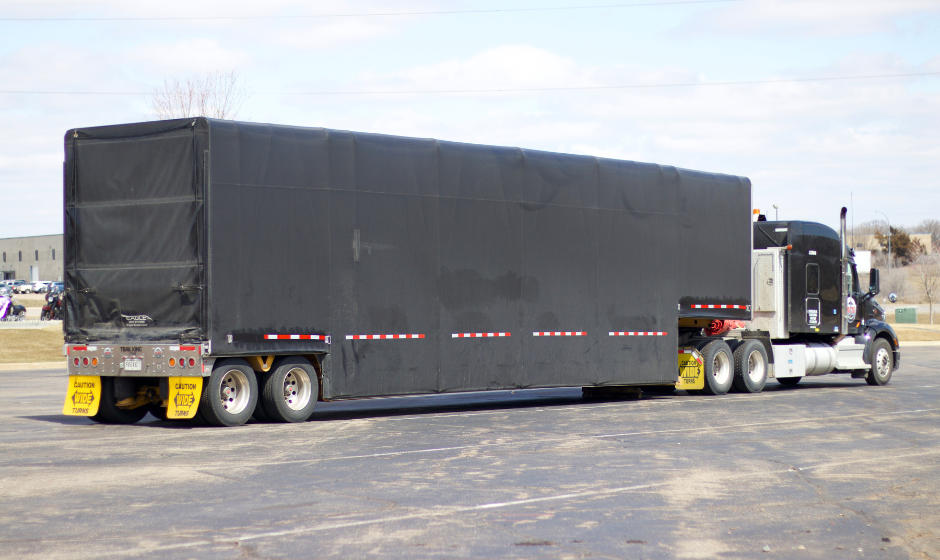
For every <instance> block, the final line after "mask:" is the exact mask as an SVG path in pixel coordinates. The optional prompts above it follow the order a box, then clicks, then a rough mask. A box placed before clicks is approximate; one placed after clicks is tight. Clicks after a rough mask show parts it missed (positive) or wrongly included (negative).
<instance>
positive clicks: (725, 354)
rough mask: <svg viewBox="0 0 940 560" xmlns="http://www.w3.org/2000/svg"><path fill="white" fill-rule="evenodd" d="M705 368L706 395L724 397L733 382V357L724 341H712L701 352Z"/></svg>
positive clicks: (703, 390) (704, 391) (704, 390)
mask: <svg viewBox="0 0 940 560" xmlns="http://www.w3.org/2000/svg"><path fill="white" fill-rule="evenodd" d="M701 352H702V361H703V362H704V366H705V388H704V389H702V392H703V393H706V394H708V395H724V394H725V393H727V392H728V391H729V390H730V389H731V384H732V382H733V381H734V355H733V354H732V353H731V347H730V346H728V343H727V342H725V341H724V340H713V341H711V342H709V343H708V344H706V345H705V347H704V348H702V350H701Z"/></svg>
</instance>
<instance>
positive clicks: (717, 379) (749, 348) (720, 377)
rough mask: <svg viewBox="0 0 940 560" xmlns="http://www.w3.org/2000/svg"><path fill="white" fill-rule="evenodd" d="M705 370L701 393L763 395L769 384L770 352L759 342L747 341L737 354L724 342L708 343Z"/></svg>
mask: <svg viewBox="0 0 940 560" xmlns="http://www.w3.org/2000/svg"><path fill="white" fill-rule="evenodd" d="M699 352H701V354H702V360H703V362H704V363H703V366H704V368H705V387H704V388H703V389H702V390H701V392H703V393H705V394H709V395H724V394H725V393H727V392H728V391H731V390H732V389H733V390H735V391H737V392H741V393H759V392H761V391H762V390H763V389H764V385H765V384H766V383H767V370H768V367H767V364H768V361H767V350H766V349H765V348H764V345H763V344H762V343H761V342H760V341H759V340H753V339H746V340H743V341H741V342H740V343H739V344H737V345H735V347H734V350H732V348H731V346H730V345H728V343H727V342H725V341H724V340H712V341H709V342H706V343H705V344H704V345H703V346H702V347H701V348H700V349H699Z"/></svg>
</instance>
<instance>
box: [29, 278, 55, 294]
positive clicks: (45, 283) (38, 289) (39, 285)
mask: <svg viewBox="0 0 940 560" xmlns="http://www.w3.org/2000/svg"><path fill="white" fill-rule="evenodd" d="M49 284H52V280H37V281H35V282H33V286H32V289H31V291H32V292H33V293H34V294H41V293H44V292H45V291H46V290H48V289H49Z"/></svg>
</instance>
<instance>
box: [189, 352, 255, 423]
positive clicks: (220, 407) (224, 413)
mask: <svg viewBox="0 0 940 560" xmlns="http://www.w3.org/2000/svg"><path fill="white" fill-rule="evenodd" d="M257 402H258V380H257V379H256V378H255V371H254V370H253V369H251V366H249V365H248V362H246V361H245V360H241V359H238V358H227V359H225V360H220V361H218V362H216V364H215V368H213V369H212V374H211V375H210V376H209V377H208V378H207V379H206V380H205V382H204V383H203V386H202V399H201V400H200V402H199V412H201V413H202V416H203V417H204V418H205V419H206V422H208V423H209V424H212V425H213V426H240V425H242V424H244V423H245V422H247V421H248V419H249V418H251V413H252V412H254V410H255V405H256V404H257Z"/></svg>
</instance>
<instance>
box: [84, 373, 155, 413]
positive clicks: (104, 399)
mask: <svg viewBox="0 0 940 560" xmlns="http://www.w3.org/2000/svg"><path fill="white" fill-rule="evenodd" d="M116 403H117V399H116V398H115V396H114V378H113V377H104V376H103V377H102V378H101V402H100V403H98V413H97V414H95V415H94V416H92V417H91V419H92V420H94V421H95V422H98V423H99V424H135V423H137V422H140V420H141V419H142V418H143V417H144V416H146V415H147V407H146V406H139V407H137V408H129V409H128V408H118V407H117V406H115V404H116Z"/></svg>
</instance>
